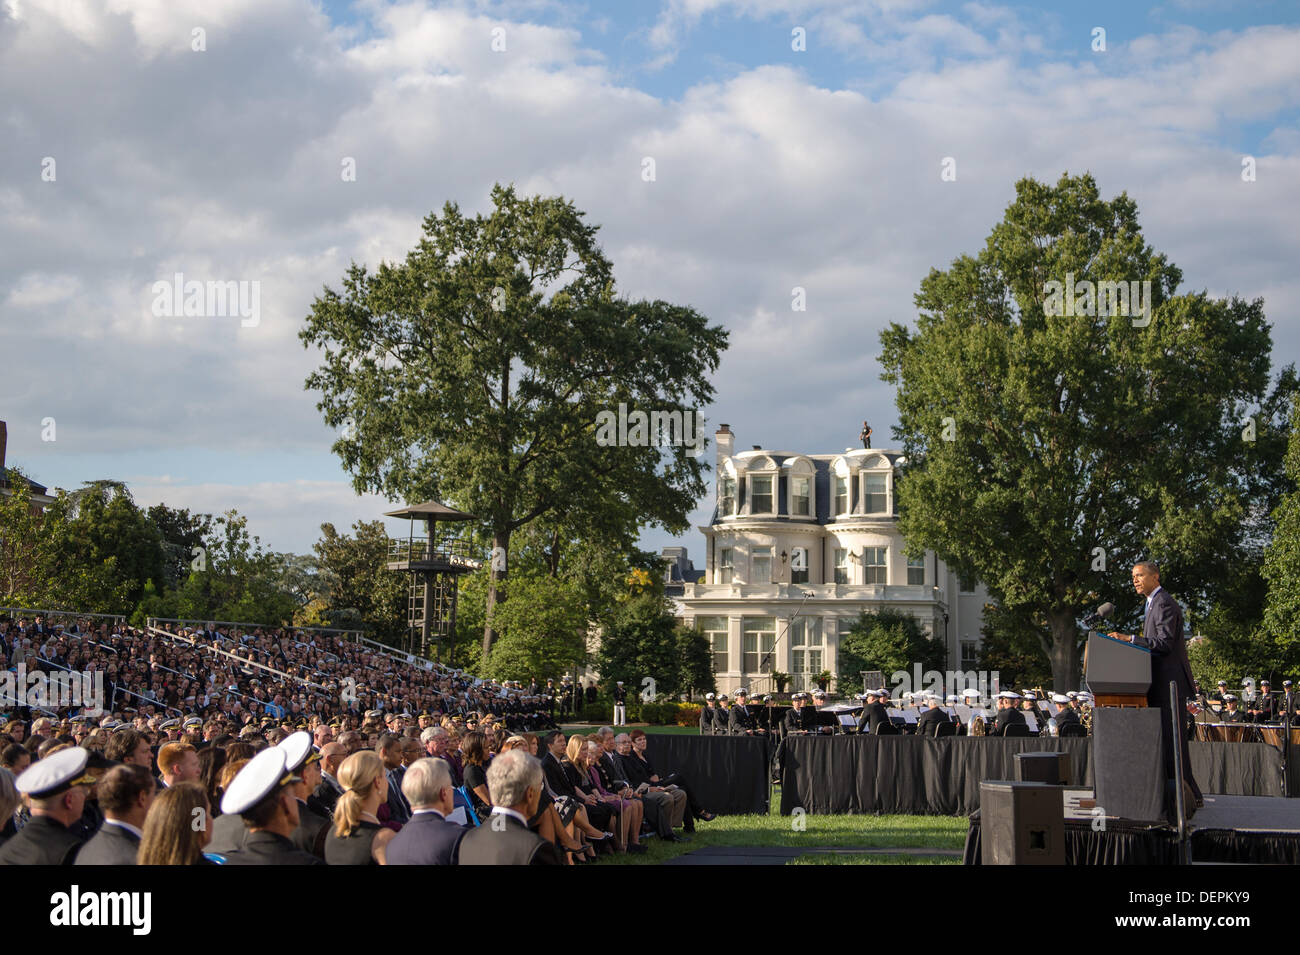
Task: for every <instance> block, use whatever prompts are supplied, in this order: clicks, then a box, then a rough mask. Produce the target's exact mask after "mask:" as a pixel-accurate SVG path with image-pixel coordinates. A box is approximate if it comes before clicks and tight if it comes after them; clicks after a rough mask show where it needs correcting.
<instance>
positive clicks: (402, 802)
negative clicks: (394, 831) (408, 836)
mask: <svg viewBox="0 0 1300 955" xmlns="http://www.w3.org/2000/svg"><path fill="white" fill-rule="evenodd" d="M404 775H406V767H405V766H398V767H397V768H396V769H390V770H388V818H389V819H391V820H393V822H395V823H397V824H398V825H399V826H404V825H406V823H407V822H408V821H409V820H410V818H411V806H410V803H408V802H407V801H406V797H405V796H404V795H402V777H403V776H404Z"/></svg>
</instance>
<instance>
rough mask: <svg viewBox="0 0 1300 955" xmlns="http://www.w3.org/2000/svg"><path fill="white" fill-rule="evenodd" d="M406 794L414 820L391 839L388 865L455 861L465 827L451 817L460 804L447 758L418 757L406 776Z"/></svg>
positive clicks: (452, 863) (404, 789)
mask: <svg viewBox="0 0 1300 955" xmlns="http://www.w3.org/2000/svg"><path fill="white" fill-rule="evenodd" d="M402 795H404V796H405V797H406V799H407V802H409V803H410V804H411V821H410V822H408V823H407V824H406V825H404V826H403V827H402V831H401V832H399V833H398V834H397V835H395V836H393V839H392V841H391V842H389V843H388V852H387V855H386V859H387V862H388V865H455V864H456V855H457V850H458V849H459V848H460V841H461V839H463V838H464V837H465V830H464V829H463V828H462V827H460V826H458V825H456V824H455V823H454V822H448V821H447V816H449V815H451V813H452V811H453V810H454V809H455V808H456V799H455V790H454V789H453V788H452V785H451V768H450V767H449V766H448V765H447V761H446V760H445V759H431V758H430V757H427V756H426V757H423V758H421V759H417V760H416V761H415V762H414V763H412V764H411V765H410V766H408V767H407V768H406V774H405V775H404V776H403V777H402Z"/></svg>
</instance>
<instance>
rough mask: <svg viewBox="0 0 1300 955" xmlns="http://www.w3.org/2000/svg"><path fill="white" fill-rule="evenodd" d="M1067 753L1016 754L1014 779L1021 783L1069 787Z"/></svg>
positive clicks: (1068, 760) (1068, 758)
mask: <svg viewBox="0 0 1300 955" xmlns="http://www.w3.org/2000/svg"><path fill="white" fill-rule="evenodd" d="M1070 772H1071V770H1070V754H1069V753H1016V779H1018V780H1019V781H1020V782H1022V783H1047V784H1048V785H1051V786H1068V785H1070V782H1071V780H1070Z"/></svg>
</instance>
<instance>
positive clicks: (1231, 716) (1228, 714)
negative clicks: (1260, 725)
mask: <svg viewBox="0 0 1300 955" xmlns="http://www.w3.org/2000/svg"><path fill="white" fill-rule="evenodd" d="M1219 722H1220V723H1244V722H1246V714H1245V713H1243V712H1242V711H1241V710H1240V709H1238V710H1237V711H1236V712H1235V713H1234V712H1233V711H1232V710H1230V709H1228V708H1227V707H1226V706H1225V707H1224V708H1223V712H1222V713H1220V714H1219Z"/></svg>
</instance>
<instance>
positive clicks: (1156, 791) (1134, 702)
mask: <svg viewBox="0 0 1300 955" xmlns="http://www.w3.org/2000/svg"><path fill="white" fill-rule="evenodd" d="M1083 672H1084V681H1085V682H1086V683H1087V684H1088V689H1089V690H1090V691H1091V692H1092V694H1093V697H1094V698H1095V699H1096V705H1095V706H1094V708H1093V713H1092V759H1093V768H1092V775H1093V784H1094V788H1095V790H1096V795H1097V805H1098V806H1099V807H1100V808H1101V811H1102V812H1103V813H1104V814H1105V815H1107V816H1112V817H1119V818H1122V819H1132V820H1137V821H1140V822H1159V821H1161V820H1162V819H1163V816H1164V790H1165V785H1164V783H1165V780H1164V745H1163V740H1162V739H1161V728H1160V714H1161V711H1160V710H1158V709H1155V708H1147V691H1148V690H1149V689H1150V688H1151V651H1150V650H1148V649H1147V648H1146V647H1140V646H1138V645H1137V644H1133V643H1129V642H1127V641H1125V640H1116V639H1115V638H1114V637H1108V636H1106V635H1105V634H1104V633H1089V634H1088V644H1087V649H1086V650H1085V651H1084V658H1083Z"/></svg>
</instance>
